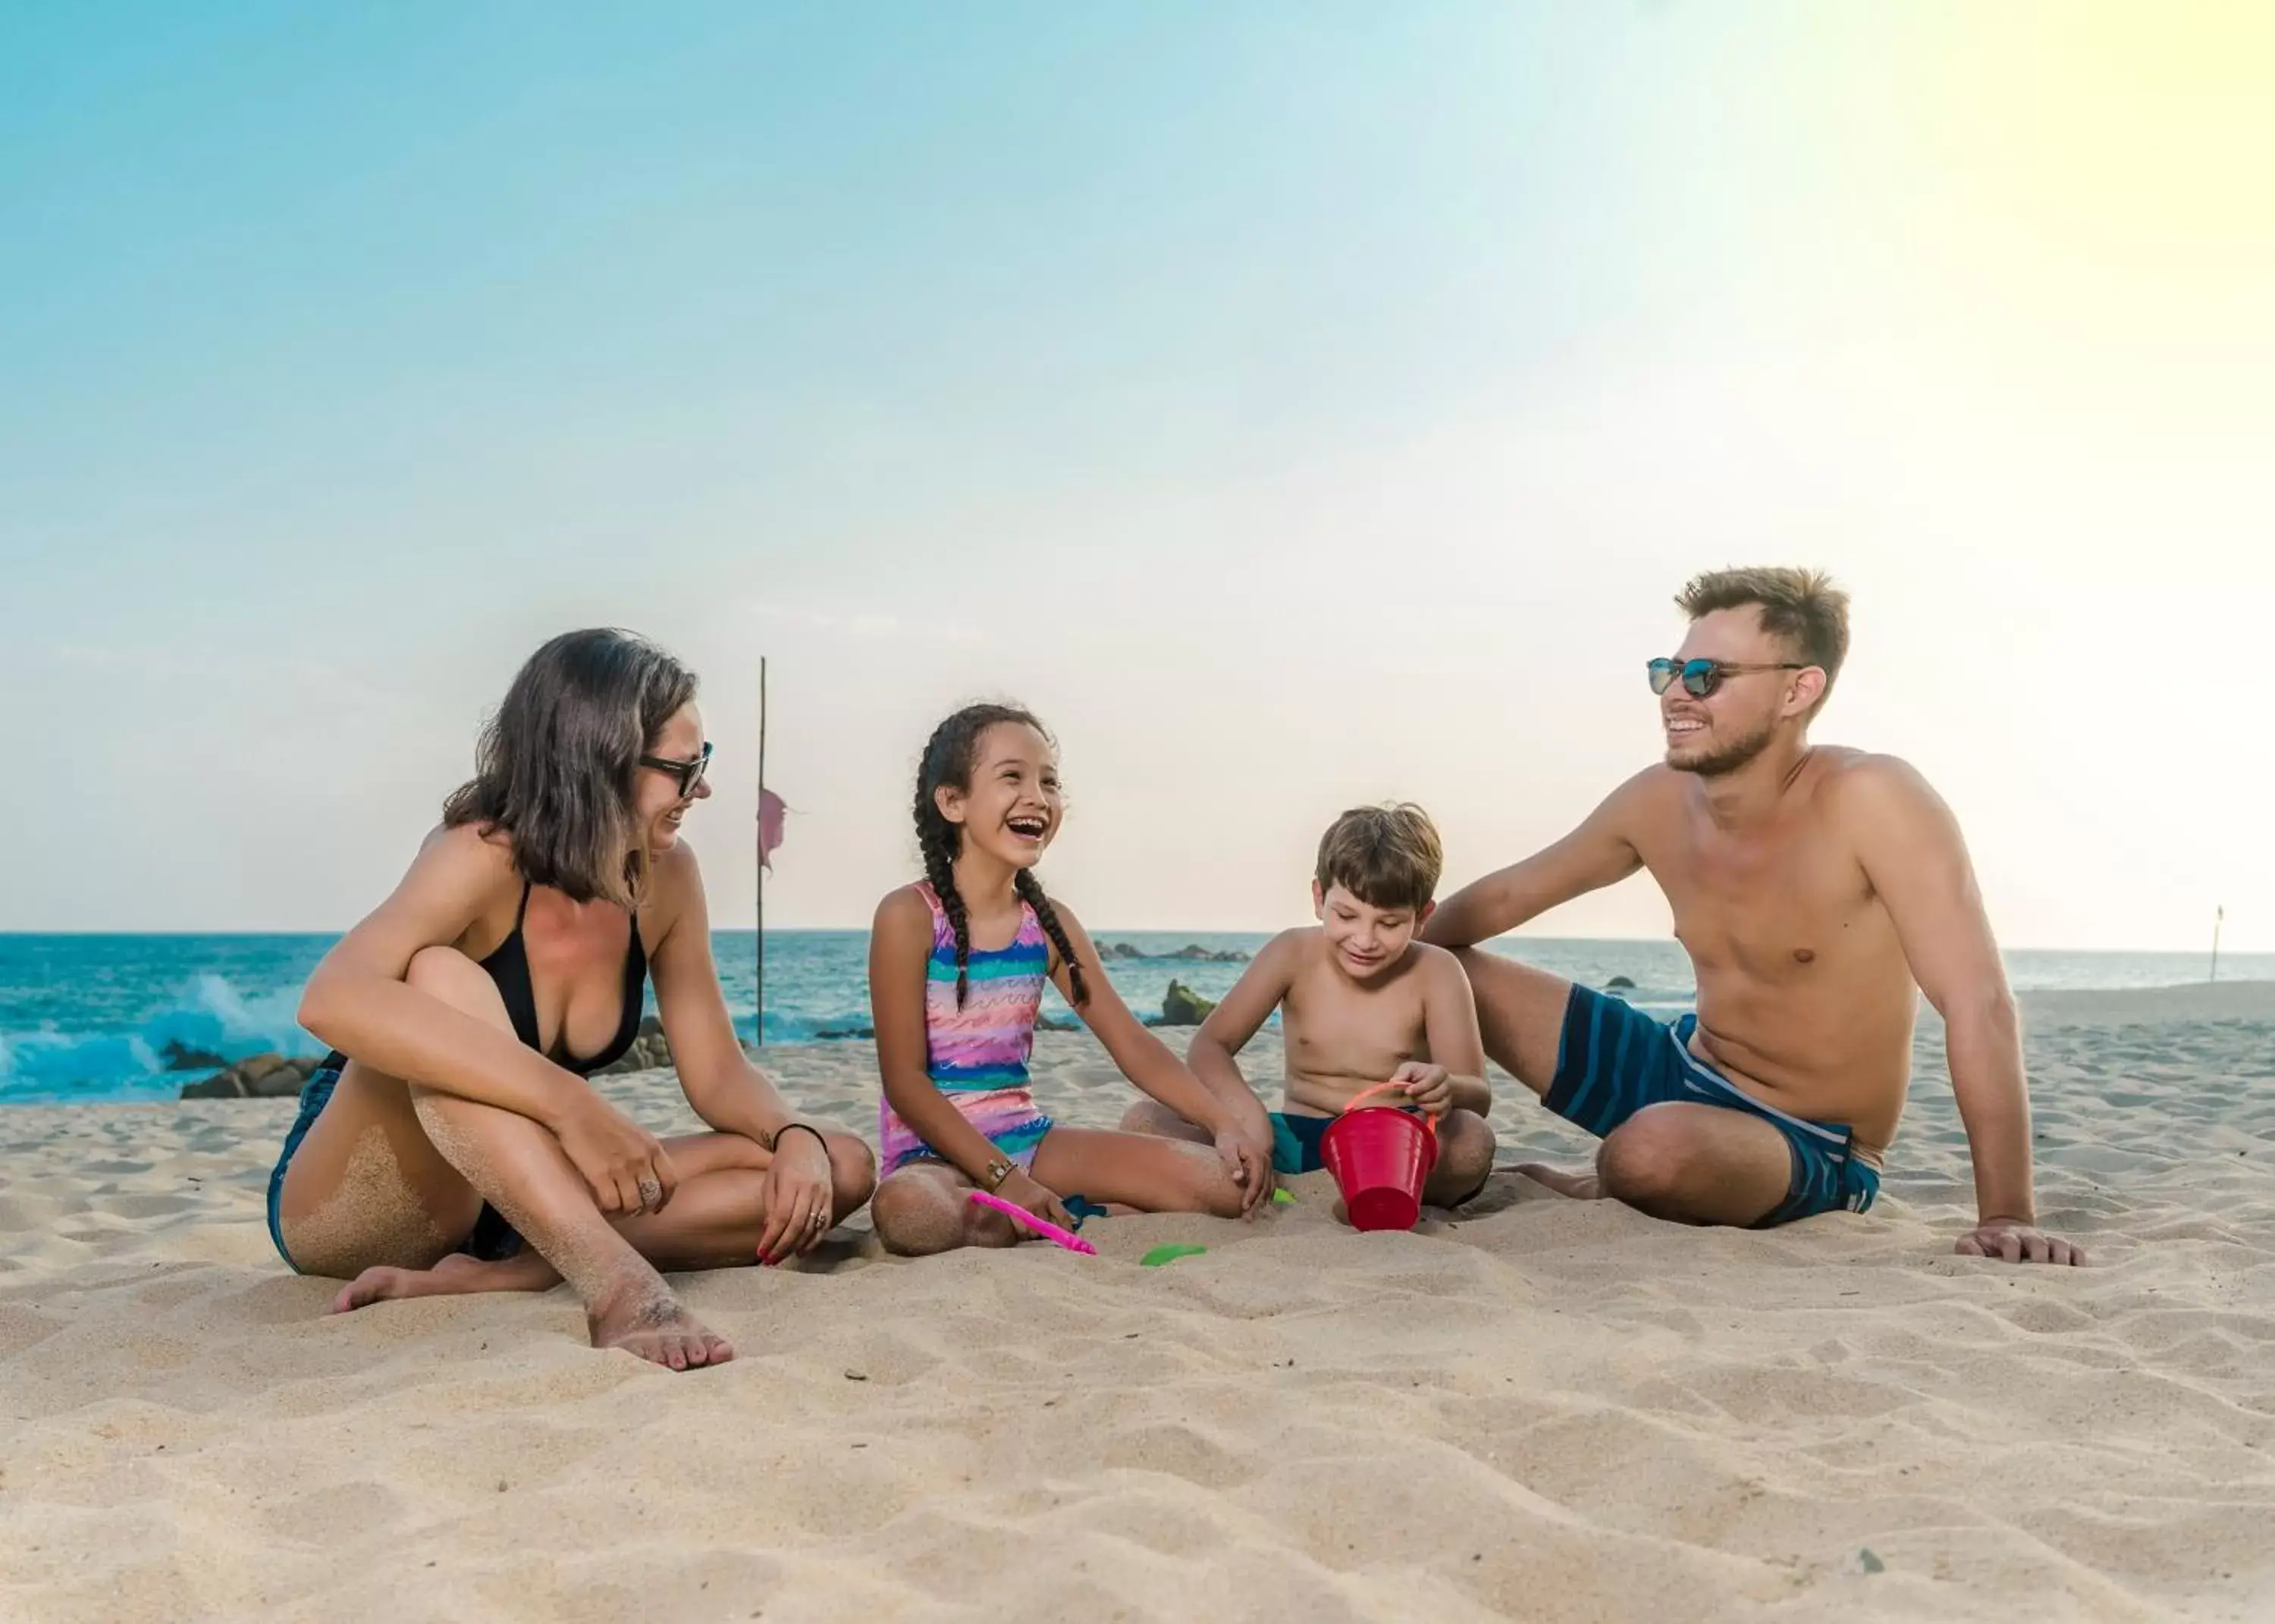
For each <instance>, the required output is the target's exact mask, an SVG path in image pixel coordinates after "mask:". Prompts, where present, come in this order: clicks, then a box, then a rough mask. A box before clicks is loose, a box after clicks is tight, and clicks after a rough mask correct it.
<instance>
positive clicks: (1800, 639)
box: [1674, 568, 1848, 714]
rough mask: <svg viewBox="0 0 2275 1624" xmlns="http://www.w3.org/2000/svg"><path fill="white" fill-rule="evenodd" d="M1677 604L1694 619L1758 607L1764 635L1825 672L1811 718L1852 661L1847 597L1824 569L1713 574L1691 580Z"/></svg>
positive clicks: (1812, 707) (1677, 606) (1779, 569)
mask: <svg viewBox="0 0 2275 1624" xmlns="http://www.w3.org/2000/svg"><path fill="white" fill-rule="evenodd" d="M1674 603H1675V607H1676V608H1680V609H1681V610H1682V612H1683V613H1684V614H1685V615H1687V616H1689V617H1690V618H1691V619H1692V620H1693V621H1699V620H1704V618H1705V617H1706V616H1709V615H1712V614H1713V613H1714V612H1715V611H1716V610H1718V609H1738V608H1745V607H1746V606H1747V605H1749V604H1750V605H1752V606H1753V607H1754V608H1757V609H1758V610H1759V611H1760V612H1761V616H1762V630H1763V631H1766V632H1768V633H1769V634H1770V635H1771V636H1772V637H1773V638H1778V639H1779V640H1780V641H1781V642H1783V643H1784V644H1785V645H1786V646H1788V648H1790V649H1791V650H1792V651H1793V653H1794V655H1795V658H1796V659H1800V660H1804V661H1808V662H1809V663H1810V665H1813V666H1815V667H1817V668H1818V669H1819V670H1821V671H1823V672H1824V673H1825V692H1824V693H1820V694H1819V695H1818V696H1817V706H1811V707H1810V714H1815V713H1816V709H1817V707H1818V706H1822V705H1823V704H1824V703H1825V696H1826V695H1827V694H1830V693H1831V692H1832V691H1833V678H1835V677H1837V676H1840V662H1841V661H1844V660H1846V659H1848V593H1845V592H1842V591H1841V590H1840V588H1839V587H1838V586H1835V585H1833V578H1832V577H1831V576H1829V575H1827V574H1826V573H1825V571H1824V570H1790V569H1783V568H1767V569H1756V570H1709V571H1707V572H1706V573H1705V574H1704V575H1698V576H1693V577H1692V578H1691V579H1690V582H1689V585H1686V586H1685V587H1683V589H1682V591H1681V592H1679V593H1676V594H1675V595H1674Z"/></svg>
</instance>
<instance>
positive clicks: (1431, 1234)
mask: <svg viewBox="0 0 2275 1624" xmlns="http://www.w3.org/2000/svg"><path fill="white" fill-rule="evenodd" d="M2026 1004H2027V1005H2028V1008H2029V1020H2030V1039H2029V1046H2030V1059H2031V1063H2032V1069H2033V1075H2034V1078H2035V1094H2036V1099H2037V1125H2038V1133H2039V1145H2038V1150H2039V1156H2040V1199H2041V1203H2042V1206H2043V1209H2044V1220H2045V1221H2046V1222H2047V1223H2048V1224H2049V1225H2050V1226H2053V1227H2060V1228H2062V1229H2064V1230H2066V1231H2067V1232H2069V1233H2071V1234H2072V1235H2075V1236H2077V1237H2079V1238H2081V1239H2082V1240H2083V1241H2084V1242H2085V1243H2087V1244H2088V1245H2089V1246H2090V1247H2091V1248H2092V1249H2093V1253H2094V1266H2092V1267H2091V1268H2090V1269H2086V1270H2082V1271H2073V1272H2060V1273H2057V1272H2052V1271H2045V1272H2035V1271H2024V1270H2017V1269H2014V1268H2010V1267H2007V1266H2004V1265H1991V1264H1985V1263H1981V1262H1976V1261H1970V1260H1966V1259H1961V1258H1954V1257H1951V1256H1949V1255H1948V1254H1949V1248H1950V1243H1951V1241H1952V1238H1953V1237H1954V1235H1955V1234H1956V1233H1957V1232H1958V1230H1959V1229H1960V1227H1961V1224H1962V1220H1964V1219H1965V1218H1966V1217H1967V1216H1968V1215H1969V1213H1970V1212H1971V1211H1972V1195H1971V1185H1970V1182H1969V1173H1968V1167H1967V1161H1966V1155H1965V1142H1964V1140H1963V1138H1962V1137H1961V1134H1960V1131H1959V1126H1958V1122H1957V1118H1956V1115H1955V1113H1954V1110H1953V1107H1952V1104H1951V1099H1950V1091H1949V1087H1948V1084H1947V1083H1946V1081H1945V1079H1944V1076H1943V1069H1942V1058H1941V1050H1940V1044H1939V1038H1938V1037H1937V1035H1936V1034H1935V1033H1934V1032H1933V1031H1927V1032H1924V1034H1923V1037H1922V1040H1921V1045H1920V1057H1921V1079H1920V1082H1919V1083H1918V1084H1917V1086H1916V1091H1915V1095H1914V1104H1913V1107H1912V1110H1911V1113H1910V1114H1909V1116H1908V1118H1907V1121H1906V1123H1905V1131H1904V1133H1903V1136H1902V1137H1901V1139H1900V1141H1899V1143H1898V1144H1897V1146H1896V1147H1895V1150H1894V1152H1893V1156H1892V1161H1891V1167H1890V1170H1889V1175H1888V1178H1887V1182H1886V1190H1885V1194H1884V1198H1883V1200H1882V1202H1881V1205H1879V1207H1878V1209H1877V1210H1876V1211H1874V1212H1872V1213H1871V1214H1869V1215H1866V1216H1864V1217H1862V1218H1856V1217H1849V1216H1846V1215H1842V1216H1836V1217H1833V1218H1827V1219H1822V1220H1816V1221H1814V1222H1811V1223H1808V1224H1804V1225H1802V1226H1799V1227H1795V1228H1793V1229H1789V1230H1787V1231H1783V1232H1781V1233H1779V1234H1775V1235H1742V1234H1722V1233H1704V1232H1695V1231H1688V1230H1682V1229H1677V1228H1673V1227H1668V1226H1665V1225H1661V1224H1657V1223H1653V1222H1651V1221H1650V1220H1645V1219H1644V1218H1642V1217H1640V1216H1638V1215H1636V1214H1635V1213H1633V1212H1627V1211H1625V1210H1623V1209H1621V1208H1619V1207H1616V1206H1614V1205H1609V1204H1591V1205H1577V1204H1573V1203H1568V1202H1565V1201H1562V1200H1561V1199H1558V1198H1556V1197H1552V1196H1549V1195H1547V1194H1546V1192H1544V1191H1542V1190H1539V1189H1538V1187H1536V1186H1533V1185H1531V1183H1529V1182H1525V1181H1523V1180H1520V1179H1517V1178H1515V1176H1514V1175H1508V1174H1503V1175H1496V1177H1495V1179H1494V1180H1493V1183H1492V1185H1491V1186H1490V1187H1489V1189H1488V1190H1487V1192H1486V1193H1485V1196H1484V1197H1481V1198H1480V1199H1479V1201H1478V1203H1476V1204H1475V1205H1473V1206H1472V1207H1471V1208H1470V1209H1468V1210H1466V1211H1465V1212H1463V1213H1462V1214H1460V1215H1458V1216H1455V1217H1450V1218H1449V1217H1445V1216H1442V1215H1433V1216H1432V1219H1431V1220H1430V1221H1428V1222H1427V1223H1425V1226H1424V1227H1423V1229H1422V1230H1421V1231H1420V1232H1418V1233H1417V1234H1415V1235H1394V1236H1383V1235H1374V1236H1365V1237H1360V1236H1357V1235H1352V1234H1350V1233H1349V1231H1347V1230H1345V1229H1343V1228H1342V1227H1340V1226H1339V1225H1338V1224H1337V1223H1336V1221H1335V1220H1334V1192H1333V1190H1332V1188H1331V1187H1330V1186H1328V1185H1327V1184H1326V1182H1325V1179H1324V1175H1315V1176H1314V1177H1312V1178H1311V1179H1307V1180H1304V1181H1299V1182H1298V1183H1297V1184H1296V1195H1297V1196H1298V1197H1299V1200H1298V1204H1297V1205H1296V1206H1294V1207H1292V1208H1285V1207H1283V1208H1280V1209H1278V1210H1277V1211H1275V1212H1274V1213H1273V1215H1272V1216H1270V1217H1269V1218H1268V1219H1266V1220H1263V1221H1260V1222H1258V1223H1257V1224H1254V1225H1250V1226H1243V1225H1240V1224H1236V1223H1222V1222H1217V1221H1213V1220H1193V1219H1169V1218H1140V1219H1124V1220H1114V1221H1110V1222H1103V1223H1099V1224H1094V1225H1093V1226H1092V1227H1091V1228H1090V1230H1089V1231H1088V1233H1090V1234H1092V1235H1093V1236H1094V1237H1095V1238H1096V1240H1097V1241H1098V1243H1099V1245H1100V1250H1102V1252H1103V1253H1104V1256H1103V1257H1102V1258H1098V1259H1085V1258H1073V1257H1069V1256H1067V1255H1064V1254H1062V1253H1058V1252H1055V1251H1051V1250H1043V1249H1040V1248H1035V1247H1030V1248H1024V1249H1022V1250H1019V1251H1017V1252H1016V1253H1011V1254H965V1255H961V1256H956V1257H951V1258H939V1259H933V1260H929V1261H926V1262H922V1263H914V1264H911V1263H901V1262H896V1261H893V1260H888V1259H884V1258H880V1257H879V1256H877V1254H876V1252H875V1248H874V1245H873V1242H872V1241H870V1239H869V1238H868V1237H867V1235H865V1233H863V1232H862V1231H861V1230H860V1229H859V1228H858V1227H849V1228H848V1229H846V1230H844V1231H843V1232H841V1233H840V1234H839V1235H837V1236H836V1237H835V1238H834V1239H833V1241H832V1243H831V1244H830V1247H829V1249H828V1252H827V1254H826V1255H825V1257H824V1258H823V1259H822V1260H821V1261H820V1263H819V1264H818V1265H813V1266H810V1267H808V1268H806V1269H805V1270H804V1271H801V1272H775V1271H767V1272H760V1271H758V1270H744V1271H733V1272H729V1273H719V1274H714V1275H708V1276H703V1277H694V1278H690V1279H688V1280H686V1281H685V1282H684V1285H685V1291H686V1295H687V1296H688V1298H689V1300H690V1301H691V1302H692V1304H693V1305H694V1306H695V1308H696V1309H697V1311H699V1313H701V1314H702V1315H703V1316H704V1317H706V1318H708V1319H709V1320H710V1321H711V1322H712V1323H713V1324H714V1325H716V1326H719V1327H720V1328H721V1329H722V1330H723V1331H725V1332H726V1333H728V1334H729V1335H730V1336H732V1337H733V1339H734V1340H735V1341H736V1343H737V1347H738V1348H740V1349H741V1352H742V1357H741V1358H740V1359H739V1360H738V1361H737V1362H736V1363H733V1364H731V1365H729V1366H727V1367H724V1368H722V1369H720V1370H717V1371H709V1372H705V1373H701V1374H699V1375H694V1376H678V1377H675V1376H670V1375H668V1374H665V1373H663V1372H661V1371H654V1370H653V1369H651V1368H649V1367H647V1366H645V1365H642V1364H639V1363H637V1362H635V1361H634V1360H632V1359H631V1357H630V1356H625V1355H606V1356H603V1355H597V1354H594V1353H593V1352H592V1351H590V1350H589V1349H588V1348H586V1346H585V1345H584V1336H583V1326H582V1320H581V1317H580V1315H579V1313H578V1309H577V1306H576V1304H575V1303H574V1301H573V1300H572V1299H571V1298H570V1297H569V1296H568V1295H566V1294H565V1293H563V1292H559V1291H556V1292H554V1293H551V1294H548V1295H544V1296H539V1297H488V1298H455V1299H436V1300H429V1301H425V1302H419V1303H390V1304H385V1305H382V1306H381V1307H379V1308H376V1309H373V1310H369V1311H365V1312H362V1313H359V1314H355V1315H351V1316H348V1317H344V1318H333V1317H330V1316H329V1315H327V1314H326V1313H325V1312H324V1310H325V1307H326V1305H327V1303H328V1302H329V1297H330V1295H331V1293H332V1290H333V1289H334V1288H333V1287H331V1286H329V1285H328V1284H326V1283H325V1282H322V1281H319V1280H302V1279H299V1278H296V1277H294V1276H292V1275H291V1274H290V1273H287V1272H286V1271H285V1270H284V1269H283V1267H282V1265H279V1264H278V1263H277V1262H276V1258H275V1257H274V1256H273V1255H272V1254H271V1252H270V1250H269V1247H268V1236H267V1234H266V1232H265V1229H264V1228H263V1226H262V1222H261V1194H262V1188H263V1184H264V1182H265V1180H266V1177H267V1173H268V1162H269V1159H270V1157H271V1155H272V1154H273V1152H274V1147H275V1145H276V1142H277V1140H278V1138H279V1137H281V1135H282V1133H283V1128H284V1125H285V1123H286V1122H287V1120H288V1119H289V1117H290V1114H291V1111H290V1107H289V1105H287V1104H282V1103H275V1102H265V1101H236V1100H230V1101H211V1102H202V1103H199V1104H193V1105H187V1106H179V1107H173V1106H166V1107H78V1108H68V1109H64V1108H23V1107H19V1108H16V1109H11V1110H4V1111H0V1169H4V1175H5V1182H4V1186H0V1423H4V1429H0V1619H6V1620H46V1619H86V1620H132V1619H145V1618H148V1619H157V1618H165V1619H182V1618H229V1619H272V1618H273V1619H305V1618H372V1619H380V1620H387V1624H408V1621H409V1620H425V1619H467V1618H480V1619H499V1620H517V1619H531V1620H574V1619H595V1620H598V1619H611V1620H613V1619H632V1618H639V1619H658V1618H671V1619H686V1620H707V1619H729V1618H732V1619H747V1618H752V1617H758V1616H763V1617H764V1618H767V1619H769V1620H797V1619H848V1620H852V1619H859V1620H873V1619H892V1618H902V1617H911V1618H915V1617H964V1618H971V1619H973V1620H1000V1619H1013V1620H1019V1619H1033V1620H1106V1619H1115V1618H1160V1619H1179V1620H1185V1619H1200V1618H1206V1619H1209V1620H1241V1619H1258V1620H1281V1619H1286V1620H1304V1621H1305V1624H1319V1621H1323V1620H1335V1619H1342V1618H1382V1619H1417V1620H1419V1619H1432V1620H1463V1619H1483V1618H1490V1617H1497V1616H1516V1617H1523V1618H1528V1619H1570V1620H1609V1619H1629V1618H1634V1619H1650V1620H1655V1621H1660V1624H1664V1621H1667V1620H1690V1619H1725V1618H1727V1619H1759V1618H1780V1617H1791V1618H1796V1619H1816V1618H1829V1617H1834V1616H1838V1617H1840V1618H1842V1619H1844V1620H1849V1619H1878V1618H1903V1619H1921V1620H1950V1619H1974V1618H1981V1619H1986V1620H1987V1619H1996V1620H2002V1621H2005V1620H2033V1621H2035V1620H2059V1619H2094V1620H2102V1619H2119V1620H2123V1619H2136V1618H2137V1619H2150V1618H2167V1617H2192V1618H2228V1619H2265V1618H2275V1531H2271V1530H2275V1467H2271V1462H2270V1452H2271V1448H2275V1176H2271V1175H2275V986H2229V987H2219V988H2208V989H2181V990H2176V991H2173V992H2171V993H2128V994H2109V993H2096V994H2090V995H2068V994H2048V995H2035V996H2033V997H2031V998H2029V999H2028V1000H2026ZM767 1058H768V1063H769V1064H770V1065H771V1066H773V1067H774V1068H775V1070H776V1071H777V1073H778V1074H779V1075H780V1076H781V1077H782V1080H783V1082H784V1084H785V1085H786V1086H787V1087H788V1088H789V1089H790V1091H791V1092H792V1094H793V1095H794V1096H795V1097H796V1098H797V1099H798V1100H799V1101H800V1103H801V1104H802V1105H803V1106H804V1107H805V1108H807V1109H809V1110H813V1111H814V1112H816V1113H817V1114H831V1115H835V1116H837V1117H840V1118H841V1119H843V1121H845V1122H848V1123H851V1124H858V1125H860V1126H862V1127H864V1128H867V1129H871V1130H872V1131H873V1113H874V1098H875V1096H874V1084H873V1079H872V1077H871V1075H870V1072H869V1067H870V1064H871V1060H872V1056H871V1054H870V1052H869V1050H868V1048H867V1046H863V1045H852V1044H846V1045H834V1046H827V1047H821V1048H813V1049H804V1050H781V1051H774V1052H770V1054H769V1055H768V1057H767ZM1258 1059H1259V1060H1261V1061H1264V1069H1266V1070H1267V1071H1268V1067H1269V1065H1270V1063H1271V1060H1270V1056H1269V1053H1268V1050H1261V1051H1258ZM1039 1061H1040V1065H1039V1089H1040V1091H1041V1092H1042V1093H1043V1094H1044V1096H1045V1098H1046V1099H1047V1101H1048V1102H1049V1104H1050V1105H1051V1107H1053V1108H1054V1109H1055V1110H1057V1111H1058V1112H1059V1113H1060V1114H1061V1115H1062V1116H1063V1117H1065V1118H1066V1119H1068V1120H1070V1121H1075V1122H1092V1123H1100V1124H1106V1123H1110V1122H1112V1121H1113V1120H1114V1118H1115V1116H1117V1115H1118V1114H1119V1113H1120V1111H1121V1109H1122V1107H1123V1106H1124V1105H1125V1104H1126V1103H1127V1102H1128V1100H1129V1099H1130V1098H1132V1096H1131V1095H1130V1091H1129V1090H1128V1087H1127V1085H1126V1084H1122V1082H1121V1081H1120V1079H1119V1077H1118V1076H1116V1075H1115V1073H1114V1071H1113V1070H1112V1069H1111V1067H1110V1066H1108V1065H1107V1063H1106V1062H1105V1061H1104V1060H1103V1057H1102V1055H1101V1054H1100V1053H1099V1051H1098V1050H1097V1049H1096V1048H1095V1046H1092V1044H1091V1043H1090V1042H1089V1040H1088V1039H1085V1038H1080V1037H1057V1036H1053V1035H1046V1036H1045V1038H1044V1039H1043V1042H1042V1046H1041V1050H1040V1054H1039ZM1251 1075H1254V1074H1253V1073H1252V1074H1251ZM609 1086H610V1091H611V1093H612V1094H614V1095H615V1096H616V1097H617V1098H618V1099H621V1100H622V1101H624V1102H625V1103H626V1104H628V1105H629V1106H630V1107H632V1108H633V1109H634V1110H635V1112H636V1113H637V1114H639V1116H641V1118H642V1119H643V1120H645V1121H647V1122H650V1123H651V1124H652V1125H654V1126H655V1127H658V1128H660V1129H679V1128H683V1127H684V1126H687V1125H688V1122H689V1119H688V1117H687V1114H686V1112H685V1107H684V1105H683V1104H682V1103H681V1102H680V1101H679V1099H678V1097H677V1094H676V1091H675V1090H674V1089H673V1087H672V1085H671V1082H670V1079H669V1076H668V1074H647V1075H645V1076H637V1077H630V1078H624V1079H619V1080H615V1081H613V1082H612V1083H611V1084H610V1085H609ZM1505 1086H1506V1087H1508V1089H1510V1090H1512V1091H1511V1092H1509V1093H1508V1094H1507V1096H1506V1097H1505V1098H1504V1099H1503V1100H1502V1103H1501V1105H1500V1109H1499V1110H1498V1112H1497V1114H1496V1115H1497V1121H1498V1123H1499V1126H1500V1129H1501V1133H1502V1139H1503V1145H1504V1150H1503V1157H1504V1159H1505V1160H1509V1161H1514V1160H1517V1159H1524V1158H1527V1157H1543V1156H1546V1157H1571V1158H1576V1157H1577V1156H1579V1155H1583V1154H1584V1153H1585V1149H1586V1147H1585V1144H1584V1142H1583V1141H1582V1140H1580V1139H1579V1138H1578V1137H1576V1136H1575V1135H1573V1134H1571V1133H1569V1132H1568V1131H1567V1130H1565V1129H1562V1127H1561V1124H1558V1123H1556V1122H1553V1120H1552V1119H1550V1118H1548V1117H1546V1115H1545V1114H1543V1113H1542V1112H1540V1110H1539V1109H1538V1107H1536V1106H1534V1105H1533V1104H1532V1103H1531V1101H1530V1099H1529V1097H1526V1098H1520V1097H1519V1096H1520V1094H1521V1091H1513V1090H1514V1085H1506V1084H1505ZM1165 1240H1179V1241H1192V1242H1198V1243H1204V1244H1206V1245H1207V1246H1208V1247H1209V1248H1210V1250H1209V1251H1208V1252H1207V1254H1206V1255H1205V1256H1202V1257H1198V1258H1186V1259H1184V1260H1182V1261H1180V1262H1177V1263H1175V1264H1173V1265H1168V1266H1167V1267H1162V1268H1150V1269H1149V1268H1142V1267H1139V1266H1138V1263H1137V1259H1138V1257H1139V1255H1140V1254H1141V1253H1143V1252H1144V1251H1145V1250H1146V1249H1147V1248H1148V1247H1150V1246H1153V1245H1154V1244H1156V1243H1160V1242H1162V1241H1165Z"/></svg>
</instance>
